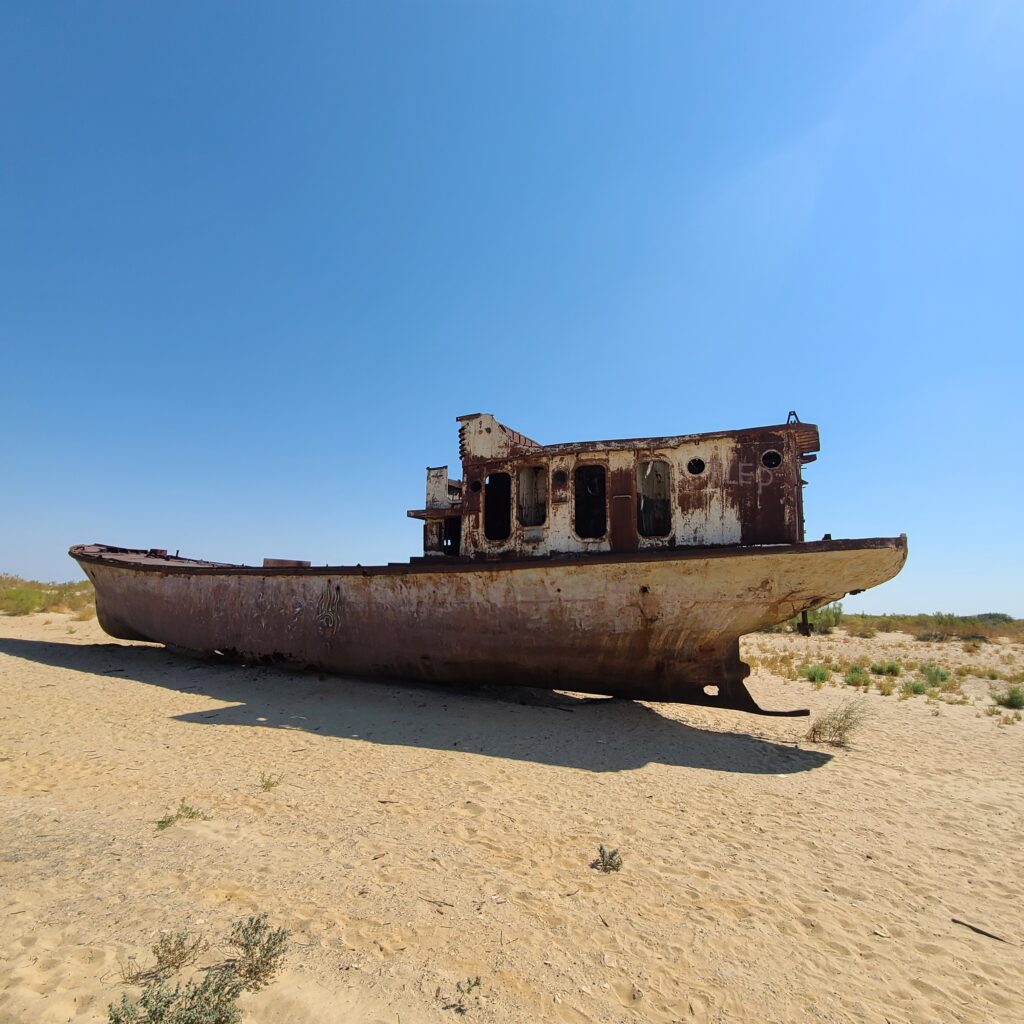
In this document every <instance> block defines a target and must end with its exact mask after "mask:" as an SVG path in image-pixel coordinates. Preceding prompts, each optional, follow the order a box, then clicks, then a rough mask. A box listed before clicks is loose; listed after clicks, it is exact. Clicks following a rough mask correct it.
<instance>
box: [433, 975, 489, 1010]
mask: <svg viewBox="0 0 1024 1024" xmlns="http://www.w3.org/2000/svg"><path fill="white" fill-rule="evenodd" d="M479 988H480V975H479V974H478V975H477V976H476V977H475V978H467V979H466V980H465V981H457V982H455V991H456V993H457V994H456V996H455V998H454V999H444V1000H443V1006H444V1008H445V1009H446V1010H454V1011H455V1012H456V1013H458V1014H464V1013H468V1012H469V1006H468V1005H467V1004H466V1000H467V999H468V998H470V996H471V995H472V994H473V992H475V991H477V990H478V989H479ZM438 994H439V995H440V991H439V993H438ZM477 999H478V1000H479V992H478V993H477Z"/></svg>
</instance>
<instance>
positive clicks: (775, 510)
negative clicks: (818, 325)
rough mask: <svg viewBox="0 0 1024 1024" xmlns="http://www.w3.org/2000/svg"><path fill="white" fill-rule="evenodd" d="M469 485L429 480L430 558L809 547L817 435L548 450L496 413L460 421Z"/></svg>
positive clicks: (739, 435) (738, 434) (780, 430)
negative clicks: (806, 511)
mask: <svg viewBox="0 0 1024 1024" xmlns="http://www.w3.org/2000/svg"><path fill="white" fill-rule="evenodd" d="M458 422H459V424H460V429H459V453H460V456H461V461H462V477H461V479H459V480H451V479H449V477H448V467H447V466H438V467H433V468H428V469H427V494H426V507H425V508H422V509H414V510H411V511H410V512H409V513H408V514H409V515H410V516H411V517H413V518H415V519H420V520H422V521H423V552H424V555H425V556H427V557H464V558H474V559H485V560H486V559H506V558H533V557H538V558H541V557H547V556H550V555H556V554H572V553H586V552H631V551H642V550H648V549H657V548H675V547H712V546H725V545H766V544H791V543H796V542H798V541H801V540H803V535H804V525H803V498H802V487H803V484H804V481H803V480H802V479H801V475H800V474H801V468H802V467H803V466H804V465H805V464H806V463H808V462H813V461H814V459H815V457H816V456H815V455H814V454H813V453H815V452H817V451H818V449H819V442H818V428H817V427H816V426H814V425H813V424H810V423H801V422H800V420H799V419H798V418H797V416H796V414H795V413H790V414H789V419H788V421H787V422H786V423H784V424H779V425H777V426H769V427H757V428H753V429H748V430H738V431H723V432H718V433H709V434H683V435H678V436H673V437H647V438H633V439H629V440H620V441H582V442H572V443H568V444H553V445H542V444H538V443H537V442H536V441H532V440H530V438H528V437H525V436H524V435H523V434H520V433H518V432H517V431H515V430H512V429H511V428H510V427H507V426H505V425H504V424H502V423H499V422H498V421H497V420H496V419H495V418H494V417H493V416H491V415H490V414H489V413H474V414H472V415H469V416H460V417H458Z"/></svg>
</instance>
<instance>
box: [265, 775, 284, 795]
mask: <svg viewBox="0 0 1024 1024" xmlns="http://www.w3.org/2000/svg"><path fill="white" fill-rule="evenodd" d="M282 778H284V776H283V775H272V774H271V773H270V772H260V789H262V790H263V792H264V793H268V792H270V790H272V789H273V788H274V787H275V786H280V785H281V779H282Z"/></svg>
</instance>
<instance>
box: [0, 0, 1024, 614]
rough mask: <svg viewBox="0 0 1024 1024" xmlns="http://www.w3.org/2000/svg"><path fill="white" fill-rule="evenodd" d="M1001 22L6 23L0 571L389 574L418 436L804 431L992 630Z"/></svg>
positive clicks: (429, 6) (880, 607)
mask: <svg viewBox="0 0 1024 1024" xmlns="http://www.w3.org/2000/svg"><path fill="white" fill-rule="evenodd" d="M1022 342H1024V4H1021V3H1016V2H990V0H965V2H946V3H898V2H895V0H885V2H881V3H865V2H860V0H858V2H851V3H825V2H823V3H806V2H800V3H786V2H779V0H776V2H773V3H763V2H752V3H727V2H714V3H710V2H709V3H702V4H698V3H665V4H660V3H647V2H641V3H625V2H624V3H620V4H606V3H572V4H559V3H553V2H550V0H547V2H544V3H536V4H533V3H523V2H515V3H507V4H499V3H494V2H490V3H479V2H477V3H471V2H461V3H428V2H416V3H407V4H401V3H380V2H375V3H364V4H358V5H357V4H342V3H339V2H331V3H322V4H317V3H277V4H271V3H259V2H253V0H245V2H236V3H226V2H211V0H202V2H200V3H184V2H175V3H162V4H158V3H139V2H137V0H132V2H125V3H103V2H91V3H48V2H45V0H34V2H31V3H13V2H12V3H5V4H3V5H2V6H0V356H2V358H0V396H2V397H0V403H2V404H0V413H2V429H0V473H2V476H0V569H2V570H6V571H13V572H17V573H21V574H23V575H30V576H37V577H38V576H42V577H46V578H69V577H72V576H76V575H78V573H77V569H76V567H75V566H74V564H73V563H72V562H71V561H70V560H68V558H67V556H66V554H65V551H66V549H67V547H68V545H69V544H71V543H75V542H91V541H102V542H107V543H114V544H122V545H126V546H143V547H150V546H159V547H167V548H170V549H171V550H172V551H173V550H175V549H181V551H182V553H186V554H191V555H198V556H202V557H209V558H214V559H221V560H239V561H248V562H253V561H258V560H259V559H261V558H262V557H263V556H264V555H269V556H274V557H285V558H288V557H292V558H310V559H312V560H313V561H314V562H320V563H324V562H328V561H330V562H335V563H337V562H346V561H351V562H354V561H361V562H363V563H372V562H379V561H387V560H389V559H392V560H398V559H403V558H405V557H407V556H408V555H410V554H413V553H415V552H417V551H418V550H419V547H420V542H421V535H420V527H419V524H417V523H414V522H412V521H411V520H407V519H405V510H406V509H408V508H415V507H419V506H421V505H422V503H423V487H424V467H426V466H427V465H439V464H442V463H444V462H448V463H449V464H450V465H451V466H452V467H453V470H454V468H455V467H457V465H458V446H457V437H456V424H455V423H454V417H455V416H456V415H458V414H460V413H467V412H477V411H489V412H493V413H494V414H495V415H496V416H498V418H499V419H502V420H503V421H505V422H507V423H509V424H510V425H512V426H513V427H515V428H517V429H519V430H521V431H522V432H523V433H526V434H528V435H529V436H531V437H533V438H535V439H537V440H539V441H541V442H544V443H550V442H555V441H567V440H577V439H586V438H607V437H633V436H640V435H657V434H671V433H680V432H691V431H704V430H717V429H725V428H732V427H744V426H754V425H759V424H765V423H776V422H779V421H782V420H785V418H786V413H787V411H788V410H790V409H796V410H797V411H798V412H799V414H800V416H801V417H802V418H803V419H805V420H810V421H813V422H817V423H818V424H820V426H821V434H822V448H823V450H822V453H821V455H820V457H819V461H818V462H817V463H815V464H814V465H813V466H810V467H808V468H807V471H806V473H805V476H806V478H807V479H808V481H809V486H808V487H807V489H806V492H805V494H806V503H807V526H808V535H809V536H811V537H819V536H821V535H822V534H824V533H825V532H828V533H831V534H832V535H833V536H834V537H858V536H877V535H894V534H898V533H901V532H906V533H907V534H909V536H910V560H909V562H908V564H907V567H906V568H905V570H904V571H903V574H902V575H901V576H900V577H899V578H898V579H897V580H895V581H893V582H892V583H889V584H887V585H885V586H883V587H881V588H878V589H877V590H874V591H871V592H869V593H868V594H865V595H863V596H862V597H859V598H856V599H851V600H850V601H849V602H848V607H850V608H859V609H864V610H870V611H886V610H893V611H916V610H925V611H934V610H938V609H941V610H951V611H957V612H973V611H988V610H997V611H1007V612H1010V613H1012V614H1015V615H1017V616H1024V596H1022V593H1024V588H1022V586H1021V577H1022V574H1024V556H1022V550H1024V544H1022V539H1021V538H1022V530H1024V513H1022V504H1024V482H1022V481H1024V455H1022V452H1024V446H1022V431H1021V427H1022V419H1024V417H1022V413H1021V391H1022V386H1024V372H1022V369H1024V356H1022V354H1021V345H1022Z"/></svg>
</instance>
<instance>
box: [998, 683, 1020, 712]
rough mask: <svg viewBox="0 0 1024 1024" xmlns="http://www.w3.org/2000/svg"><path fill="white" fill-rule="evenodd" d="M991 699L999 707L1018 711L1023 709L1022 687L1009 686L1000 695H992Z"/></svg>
mask: <svg viewBox="0 0 1024 1024" xmlns="http://www.w3.org/2000/svg"><path fill="white" fill-rule="evenodd" d="M992 699H993V700H994V701H995V702H996V703H997V704H998V705H999V706H1000V707H1003V708H1010V709H1011V710H1013V711H1019V710H1020V709H1021V708H1024V686H1010V687H1008V688H1007V689H1006V690H1005V691H1004V692H1002V693H993V694H992Z"/></svg>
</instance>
